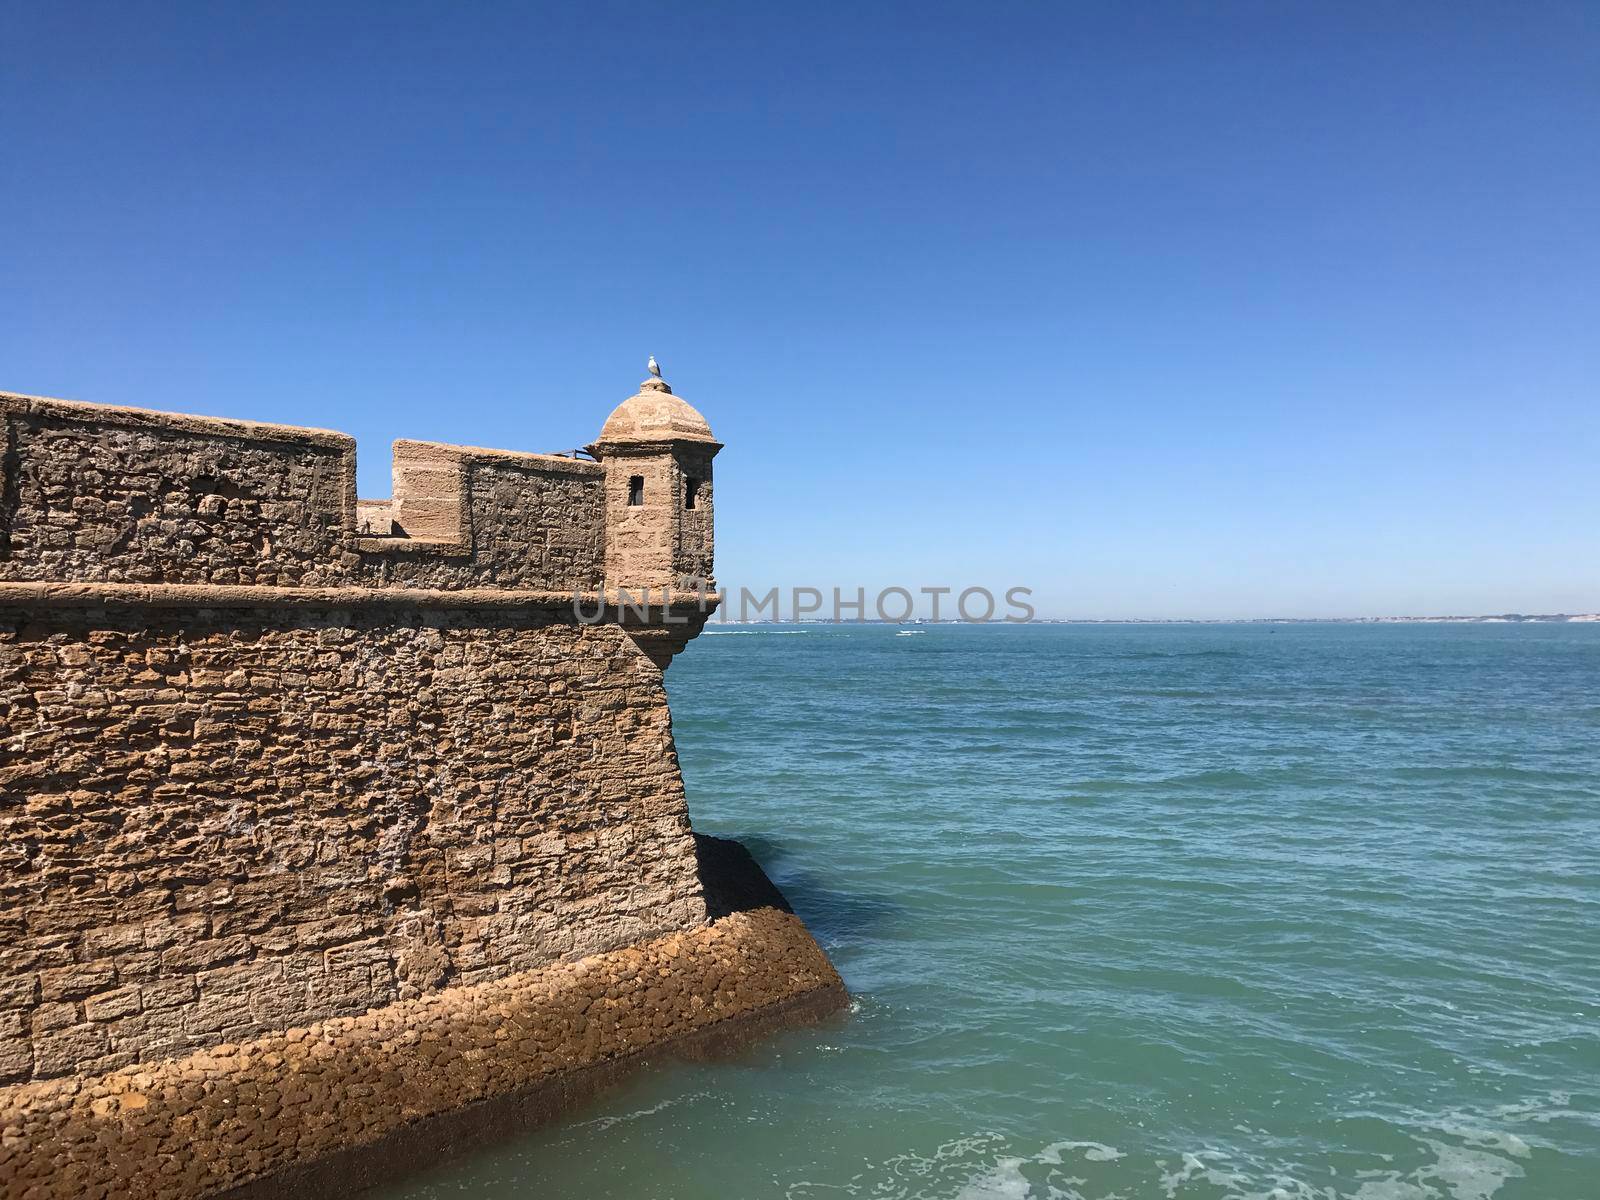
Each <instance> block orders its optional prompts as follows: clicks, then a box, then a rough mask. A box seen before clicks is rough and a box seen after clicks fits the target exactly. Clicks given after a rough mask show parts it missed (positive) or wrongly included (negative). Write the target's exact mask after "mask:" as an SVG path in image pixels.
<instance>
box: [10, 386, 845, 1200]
mask: <svg viewBox="0 0 1600 1200" xmlns="http://www.w3.org/2000/svg"><path fill="white" fill-rule="evenodd" d="M684 407H685V408H686V407H687V406H684ZM618 411H619V412H622V411H623V410H622V409H619V410H618ZM689 411H691V412H692V410H689ZM0 422H3V438H4V441H3V445H0V452H3V453H0V464H3V473H0V934H3V937H0V1128H3V1129H4V1135H3V1137H0V1194H3V1195H6V1196H8V1197H10V1196H13V1195H15V1196H27V1197H67V1196H72V1197H81V1196H94V1195H118V1196H144V1195H148V1196H162V1197H173V1198H181V1200H189V1198H192V1197H202V1196H211V1195H219V1194H223V1193H227V1192H230V1191H234V1190H237V1189H247V1190H248V1191H249V1194H252V1195H268V1194H283V1195H315V1194H328V1195H339V1194H344V1192H345V1191H346V1190H348V1188H349V1187H350V1186H353V1185H358V1184H359V1183H361V1182H364V1181H367V1179H368V1177H369V1176H370V1175H371V1174H372V1173H373V1172H374V1171H375V1170H376V1169H377V1165H378V1164H379V1163H380V1162H382V1161H399V1160H400V1159H402V1158H403V1157H404V1156H403V1155H398V1156H397V1155H396V1152H395V1146H396V1145H397V1144H404V1145H409V1146H424V1145H434V1146H435V1149H436V1151H437V1152H441V1153H442V1152H444V1151H446V1150H447V1149H449V1148H452V1147H454V1146H457V1145H459V1144H463V1143H464V1142H465V1141H467V1140H470V1139H468V1138H467V1137H466V1135H465V1130H466V1128H467V1125H471V1127H472V1128H482V1129H488V1128H501V1127H505V1128H511V1127H514V1126H515V1125H517V1124H518V1123H519V1122H525V1121H527V1120H532V1119H537V1118H538V1117H540V1116H542V1115H546V1114H548V1113H549V1112H553V1111H555V1110H557V1109H559V1107H560V1106H561V1104H562V1103H564V1102H566V1100H565V1099H564V1098H567V1099H570V1098H572V1097H576V1096H578V1095H581V1094H583V1093H584V1091H585V1090H586V1089H589V1088H592V1087H593V1086H598V1085H599V1083H601V1082H603V1081H604V1080H606V1079H608V1078H610V1077H612V1075H614V1074H615V1072H617V1071H619V1070H622V1069H624V1068H625V1067H626V1066H627V1064H629V1063H631V1062H633V1061H635V1060H636V1059H637V1058H638V1057H639V1056H641V1055H643V1054H645V1053H646V1052H649V1051H651V1050H652V1049H659V1048H672V1047H688V1046H690V1045H691V1044H692V1045H703V1044H709V1043H714V1042H718V1041H726V1040H729V1039H731V1038H732V1037H734V1036H735V1033H736V1031H738V1030H741V1029H743V1030H754V1029H757V1028H760V1027H762V1026H763V1025H764V1024H765V1023H771V1022H773V1021H775V1020H778V1019H780V1018H781V1019H798V1018H800V1017H802V1016H814V1015H815V1014H816V1013H818V1012H820V1011H823V1010H826V1009H830V1008H833V1007H836V1006H837V1005H838V1004H839V1003H840V1002H841V1001H842V998H843V988H842V985H841V984H840V983H839V980H838V976H837V974H835V973H834V972H833V969H832V967H831V966H830V965H829V964H828V962H827V959H826V957H825V956H824V955H823V954H822V952H821V951H820V950H819V949H818V948H817V947H816V944H815V943H814V942H813V941H812V940H811V938H810V936H809V935H808V934H806V933H805V930H804V928H803V927H802V926H800V925H799V923H798V921H797V920H796V918H794V916H793V915H792V914H790V913H788V912H786V911H784V910H783V906H782V901H781V897H776V896H775V893H771V892H770V889H769V890H768V892H762V890H761V889H760V888H759V887H756V888H754V889H753V890H752V889H751V888H748V887H746V888H742V889H740V888H735V889H734V890H735V891H737V892H738V893H739V894H741V895H755V896H757V897H760V898H759V899H758V900H754V901H750V902H748V903H746V904H744V905H743V906H742V909H741V910H739V911H735V908H736V907H738V906H730V905H718V904H717V903H715V902H712V903H710V904H709V906H708V891H709V893H711V894H714V893H716V892H717V891H718V890H719V889H721V891H722V892H724V893H726V892H727V891H728V888H729V886H730V885H729V884H727V883H726V881H724V882H722V883H718V882H716V881H715V880H713V879H712V878H711V876H710V874H708V869H707V863H708V861H713V860H714V861H717V862H722V863H724V864H725V863H726V861H727V857H728V856H727V855H726V854H717V855H712V856H711V858H710V859H708V857H707V845H708V843H707V842H706V840H705V839H700V841H699V842H698V843H697V840H696V838H695V836H694V835H693V834H692V833H691V831H690V828H689V821H688V810H687V805H686V800H685V796H684V790H683V781H682V776H681V774H680V772H679V769H678V762H677V756H676V751H675V748H674V745H673V740H672V731H671V718H670V714H669V712H668V708H667V699H666V693H665V690H664V688H663V686H662V676H661V672H662V669H663V668H664V667H665V666H666V665H667V664H668V663H669V662H670V661H671V658H672V656H673V655H674V654H675V653H677V652H678V651H680V650H681V649H682V648H683V646H684V644H685V643H686V642H687V640H688V639H689V638H691V637H693V636H694V635H695V634H696V633H698V632H699V628H700V626H701V625H702V624H703V622H704V620H705V618H706V616H707V612H706V611H705V610H703V609H701V608H699V607H695V606H693V605H691V606H688V607H687V608H680V607H678V606H675V605H674V604H669V603H668V602H667V601H666V600H665V599H663V600H662V601H660V602H659V603H656V604H655V605H654V606H647V607H646V608H645V609H644V610H642V611H639V610H632V609H627V608H624V607H621V606H616V605H610V604H608V602H607V597H608V595H611V593H610V592H608V590H607V589H608V588H616V587H619V586H628V585H631V584H636V583H638V582H640V580H635V579H629V578H621V579H618V578H608V577H607V573H606V567H607V563H608V558H609V561H611V562H612V563H613V564H615V563H617V562H624V563H632V562H648V563H649V564H650V569H651V570H652V572H654V574H653V575H652V576H651V578H650V579H649V580H646V581H645V582H655V581H656V580H658V579H659V578H661V575H662V568H663V564H665V565H666V566H668V567H673V566H680V565H682V564H685V563H687V564H690V565H694V566H700V567H703V568H704V575H706V576H709V573H710V563H711V559H710V546H711V530H710V513H709V503H708V500H709V483H710V480H709V476H710V458H711V456H712V455H714V454H715V451H716V449H718V448H720V447H717V446H716V445H715V443H710V442H709V440H708V434H709V431H707V437H706V438H701V439H700V441H698V442H696V443H694V444H688V445H679V444H676V443H674V442H671V441H670V440H664V441H662V442H661V443H660V444H655V443H641V444H639V445H630V444H623V445H620V446H617V447H611V446H609V444H608V447H607V451H603V452H602V458H604V454H605V453H606V452H608V451H610V450H613V449H614V450H615V452H616V453H618V454H619V455H621V454H627V455H629V456H632V457H631V458H630V465H629V467H628V471H636V470H637V471H644V470H646V469H648V472H649V473H650V477H651V479H652V481H655V482H653V483H652V488H653V490H652V491H651V492H650V494H649V496H648V505H647V506H646V508H645V511H644V512H642V513H641V512H640V511H639V508H638V507H637V506H635V507H634V511H633V512H631V513H629V514H628V519H627V520H622V519H620V518H619V516H618V508H619V506H621V505H630V504H631V501H630V498H629V496H628V495H627V494H626V488H627V487H628V486H629V476H628V475H627V473H626V472H624V473H622V474H618V473H617V472H612V473H610V474H609V475H608V471H607V467H606V465H605V463H604V461H602V462H589V461H584V460H579V459H575V458H565V457H559V456H550V455H537V454H521V453H512V452H508V451H500V450H486V449H479V448H473V447H458V446H444V445H438V444H434V443H424V442H405V441H403V442H398V443H396V446H395V456H394V495H393V496H392V497H390V498H388V499H385V500H358V498H357V496H356V491H355V483H354V465H355V445H354V442H353V441H352V440H351V439H350V438H349V437H346V436H345V435H342V434H338V433H330V432H326V431H321V430H311V429H298V428H289V427H283V426H270V425H259V424H254V423H250V422H241V421H222V420H214V419H209V418H200V417H186V416H176V415H172V414H164V413H154V412H146V411H143V410H136V409H119V408H111V407H106V406H100V405H89V404H80V403H74V402H66V401H56V400H46V399H39V398H33V397H23V396H15V395H10V394H0ZM609 428H611V425H610V424H609V423H608V429H609ZM635 461H637V462H643V463H645V464H646V465H647V466H646V467H645V468H640V467H634V466H633V465H631V464H632V462H635ZM685 464H687V467H685ZM685 469H687V470H689V471H692V472H696V473H698V476H703V479H701V478H699V477H697V478H696V479H695V480H694V481H693V482H691V483H689V484H688V485H687V489H688V493H689V494H694V495H696V496H697V498H699V500H700V501H701V502H700V504H699V505H698V509H697V511H696V512H693V513H690V514H687V515H683V516H680V515H679V514H678V513H677V511H676V509H675V508H674V507H673V503H674V501H675V500H677V499H679V498H681V497H682V496H683V495H684V494H685V481H684V478H683V476H682V472H683V470H685ZM674 472H676V474H675V473H674ZM613 476H615V478H613ZM657 482H658V483H659V486H657ZM632 499H633V500H637V499H638V497H637V496H635V497H633V498H632ZM608 513H609V514H610V517H609V519H608ZM624 535H625V536H626V537H627V538H628V539H630V540H629V541H628V542H627V543H626V545H623V546H621V547H620V548H619V546H618V545H617V544H615V539H616V538H618V537H621V536H624ZM651 537H655V538H658V539H659V540H660V544H659V546H657V547H655V548H654V549H653V550H652V549H651V547H649V546H648V545H644V543H643V542H642V541H641V539H648V538H651ZM575 596H578V597H583V598H586V599H587V600H588V602H589V603H590V604H592V605H593V606H594V607H593V611H594V612H598V613H600V614H601V615H602V619H601V620H599V621H598V622H595V623H586V622H585V621H583V620H580V619H578V617H577V615H576V612H575V610H574V604H573V600H574V597H575ZM741 869H743V870H745V871H746V873H747V874H748V873H749V872H750V871H754V872H755V874H757V875H759V869H758V868H754V865H753V863H745V864H744V866H743V867H742V868H741ZM724 873H726V872H724ZM723 914H726V915H723ZM713 918H720V919H715V920H714V919H713ZM246 1095H248V1097H250V1099H249V1102H248V1103H243V1102H240V1097H243V1096H246ZM224 1097H226V1098H227V1099H226V1100H225V1099H223V1098H224ZM480 1110H481V1111H480ZM467 1111H472V1112H475V1113H478V1114H479V1117H480V1118H482V1119H479V1118H474V1121H473V1122H468V1123H466V1124H463V1122H462V1119H461V1117H460V1114H461V1113H464V1112H467ZM452 1114H455V1115H454V1116H453V1115H452ZM488 1114H493V1119H492V1120H491V1119H490V1117H489V1115H488ZM430 1139H431V1140H430ZM275 1189H276V1190H275ZM319 1189H321V1190H320V1191H319Z"/></svg>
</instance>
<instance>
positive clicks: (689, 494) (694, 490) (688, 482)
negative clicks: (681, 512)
mask: <svg viewBox="0 0 1600 1200" xmlns="http://www.w3.org/2000/svg"><path fill="white" fill-rule="evenodd" d="M699 499H700V481H699V480H698V479H685V480H684V481H683V506H684V507H685V508H693V507H694V506H695V504H696V502H698V501H699Z"/></svg>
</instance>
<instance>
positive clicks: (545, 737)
mask: <svg viewBox="0 0 1600 1200" xmlns="http://www.w3.org/2000/svg"><path fill="white" fill-rule="evenodd" d="M152 663H160V664H162V673H161V674H160V677H159V680H153V679H151V678H149V676H150V675H151V674H153V673H154V672H153V670H152V666H151V664H152ZM240 674H242V675H244V676H245V677H246V679H247V680H248V682H247V683H240V682H236V681H230V680H231V679H232V677H234V676H237V675H240ZM0 676H3V677H0V706H3V708H0V738H3V740H4V742H6V743H9V744H12V745H17V744H19V743H20V745H21V746H23V747H25V750H26V753H21V754H14V755H11V756H9V761H8V763H7V765H6V766H5V768H4V776H3V779H4V785H3V786H4V790H5V795H6V796H8V797H10V798H11V801H10V802H8V803H5V804H3V805H0V846H4V847H7V848H8V850H9V853H10V856H11V858H10V861H9V862H8V864H7V867H6V869H5V870H3V871H0V906H3V907H4V908H5V910H6V911H8V912H10V913H12V914H16V915H20V917H21V927H20V930H19V931H18V932H17V933H16V934H14V935H13V937H12V939H11V948H12V950H13V952H17V951H21V952H24V953H26V952H28V951H35V952H36V953H37V954H38V955H45V954H48V953H51V952H53V951H57V950H59V949H60V939H62V938H66V939H67V941H68V946H67V947H66V949H67V952H68V954H69V955H70V957H69V958H68V959H67V960H66V961H64V962H60V963H59V964H58V965H52V966H47V967H44V968H43V969H41V970H37V971H36V970H35V969H34V967H33V965H32V964H22V963H19V967H18V970H17V971H16V973H15V974H11V973H9V972H8V973H6V974H5V975H4V976H0V978H4V979H5V982H6V987H5V989H4V992H5V995H6V996H7V997H8V999H7V1003H8V1004H10V1005H12V1006H14V1007H18V1008H21V1009H22V1010H23V1011H24V1012H32V1011H34V1010H35V1008H36V1007H37V1006H41V1005H42V1006H55V1005H58V1004H60V1003H61V1002H74V1003H82V1004H83V1005H84V1006H85V1018H86V1020H87V1021H88V1022H89V1023H90V1024H92V1025H94V1026H96V1027H97V1028H99V1029H100V1033H101V1034H105V1035H108V1036H109V1037H110V1038H111V1039H112V1044H113V1045H114V1046H115V1047H116V1049H117V1050H118V1051H125V1052H129V1053H133V1054H135V1055H137V1056H138V1057H139V1058H140V1059H141V1060H143V1059H146V1058H149V1057H160V1056H163V1055H171V1054H175V1053H180V1052H182V1051H183V1050H184V1049H185V1048H189V1047H193V1046H196V1045H203V1044H205V1043H206V1042H207V1041H209V1040H212V1039H214V1038H217V1037H222V1036H226V1037H228V1038H231V1039H238V1038H246V1037H253V1036H256V1035H257V1034H260V1033H262V1032H265V1031H266V1030H269V1029H273V1028H279V1027H281V1026H282V1025H283V1024H284V1023H285V1021H286V1020H296V1021H300V1022H302V1023H303V1022H304V1021H307V1020H316V1019H319V1018H323V1017H329V1016H335V1015H340V1014H345V1013H353V1012H362V1011H365V1010H366V1009H368V1008H371V1007H373V1006H374V1005H379V1004H386V1003H389V1002H390V1001H393V1000H397V999H400V998H402V997H405V996H414V995H418V994H420V993H421V992H423V991H427V990H431V989H434V988H438V987H443V986H449V985H451V984H453V983H459V982H461V981H463V980H464V979H467V978H471V979H474V980H484V979H490V978H495V977H497V976H500V975H506V974H510V973H513V972H516V971H525V970H528V969H530V968H532V967H535V966H538V965H541V964H543V963H546V962H549V961H551V960H553V959H558V958H563V957H574V956H579V955H583V954H589V953H593V952H595V951H598V950H604V949H609V948H612V947H615V946H620V945H624V944H626V943H628V942H632V941H637V940H640V939H643V938H649V937H654V936H656V935H658V934H660V933H663V932H666V931H668V930H673V929H684V928H688V927H690V926H691V925H693V924H695V923H696V922H698V921H700V920H702V919H703V918H704V907H703V903H702V901H701V899H700V896H699V889H698V883H697V880H696V878H695V874H694V851H693V845H692V842H691V840H690V837H689V826H688V813H687V808H686V804H685V799H684V793H683V784H682V780H681V777H680V775H679V772H678V766H677V758H676V754H675V751H674V748H673V744H672V732H671V718H670V715H669V713H668V710H667V700H666V693H665V690H664V689H663V687H662V683H661V675H660V671H659V670H658V669H657V668H656V667H655V666H654V665H653V664H652V663H650V662H649V661H648V660H647V659H646V658H645V657H644V656H643V655H642V654H641V653H640V652H639V651H638V649H637V648H636V647H635V646H634V645H633V643H632V642H631V641H630V640H629V639H628V638H627V637H626V636H624V635H623V634H622V633H621V631H620V630H618V628H617V627H616V626H615V625H597V626H593V627H584V626H581V625H576V624H569V623H562V622H559V621H555V620H554V619H552V618H550V617H548V616H545V617H541V618H538V619H536V620H533V621H529V620H526V619H524V618H521V617H518V616H516V615H514V614H489V615H470V616H464V615H462V614H453V613H449V612H431V613H426V614H423V613H406V612H398V613H397V612H393V611H387V612H382V613H360V614H352V613H340V612H336V611H332V612H329V611H316V610H296V611H292V612H281V611H280V612H272V611H258V612H250V613H231V614H228V615H226V617H222V616H218V615H214V616H206V615H204V614H200V613H182V612H178V613H162V614H151V613H137V612H135V613H123V614H95V613H93V612H89V611H83V610H73V611H50V612H37V613H19V612H15V611H13V612H4V611H0ZM91 693H92V694H94V695H96V696H97V697H98V700H97V702H96V703H95V704H94V705H92V706H89V705H86V704H84V703H83V698H84V697H85V696H87V695H89V694H91ZM35 979H37V981H38V982H37V985H35V984H34V980H35ZM141 995H146V996H147V997H148V998H147V999H145V1000H143V1001H141V999H140V997H141ZM135 1017H139V1018H142V1019H141V1020H139V1021H138V1022H137V1024H136V1025H135V1026H131V1027H128V1028H127V1029H124V1026H123V1023H124V1022H127V1021H129V1020H130V1019H132V1018H135ZM77 1019H78V1018H77V1014H76V1012H73V1013H72V1014H71V1015H70V1019H68V1020H65V1021H63V1022H58V1023H65V1024H71V1023H73V1022H75V1021H76V1020H77ZM45 1032H48V1030H46V1031H45ZM96 1036H99V1035H96ZM52 1046H53V1047H54V1049H53V1050H52V1052H51V1053H49V1054H40V1055H39V1056H38V1057H37V1060H36V1063H35V1071H36V1072H37V1074H38V1076H39V1077H44V1076H46V1075H47V1074H48V1073H50V1072H51V1071H59V1072H65V1071H70V1070H71V1069H72V1064H71V1062H70V1061H68V1060H67V1059H65V1058H63V1057H62V1053H63V1049H64V1047H63V1044H62V1043H60V1042H59V1040H56V1041H54V1042H52ZM96 1049H97V1050H98V1049H99V1045H98V1043H97V1045H96Z"/></svg>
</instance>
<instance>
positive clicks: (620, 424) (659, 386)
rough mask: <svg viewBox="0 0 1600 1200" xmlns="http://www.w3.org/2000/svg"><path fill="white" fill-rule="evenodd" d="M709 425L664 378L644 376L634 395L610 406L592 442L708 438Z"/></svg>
mask: <svg viewBox="0 0 1600 1200" xmlns="http://www.w3.org/2000/svg"><path fill="white" fill-rule="evenodd" d="M716 440H717V439H716V438H714V437H712V436H711V426H710V425H708V424H707V423H706V419H705V418H704V417H702V416H701V415H700V414H699V413H698V412H696V411H695V410H694V406H693V405H691V404H689V403H688V402H687V401H685V400H683V399H681V398H680V397H677V396H674V395H673V394H672V389H671V388H670V387H668V386H667V383H666V380H664V379H655V378H651V379H646V380H645V381H644V382H643V383H641V384H640V385H639V392H638V394H637V395H634V396H629V397H628V398H627V399H626V400H624V401H623V402H622V403H621V404H619V405H617V407H616V408H615V409H613V410H612V412H611V415H610V416H609V417H607V418H606V423H605V425H604V426H603V427H602V428H601V430H600V436H599V437H598V438H596V439H595V445H597V446H604V445H608V444H615V443H618V442H711V443H713V444H714V443H715V442H716Z"/></svg>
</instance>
